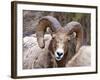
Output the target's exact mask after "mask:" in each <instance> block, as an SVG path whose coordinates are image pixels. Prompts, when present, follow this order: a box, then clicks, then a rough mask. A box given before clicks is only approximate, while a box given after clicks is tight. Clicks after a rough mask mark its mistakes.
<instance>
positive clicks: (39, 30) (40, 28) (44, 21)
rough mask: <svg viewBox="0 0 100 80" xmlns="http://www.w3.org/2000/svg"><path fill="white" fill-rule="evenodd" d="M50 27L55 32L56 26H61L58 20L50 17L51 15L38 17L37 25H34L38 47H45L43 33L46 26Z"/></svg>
mask: <svg viewBox="0 0 100 80" xmlns="http://www.w3.org/2000/svg"><path fill="white" fill-rule="evenodd" d="M47 27H50V29H51V30H52V31H53V32H55V31H57V29H58V28H60V27H61V25H60V23H59V21H58V20H57V19H56V18H54V17H52V16H44V17H42V18H41V19H40V21H39V23H38V25H37V27H36V36H37V42H38V45H39V47H40V48H44V47H45V42H44V33H45V31H46V28H47Z"/></svg>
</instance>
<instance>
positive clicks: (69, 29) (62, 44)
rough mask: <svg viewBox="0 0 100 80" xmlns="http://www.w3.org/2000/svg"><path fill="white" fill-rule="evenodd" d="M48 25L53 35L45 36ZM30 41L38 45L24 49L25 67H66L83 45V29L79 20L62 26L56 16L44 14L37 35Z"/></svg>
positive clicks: (37, 28)
mask: <svg viewBox="0 0 100 80" xmlns="http://www.w3.org/2000/svg"><path fill="white" fill-rule="evenodd" d="M48 27H49V28H50V34H51V35H50V34H48V36H45V32H46V29H47V28H48ZM46 35H47V34H46ZM24 40H25V39H24ZM28 40H29V39H28ZM34 40H35V41H34ZM31 41H32V42H31ZM29 42H31V43H34V44H36V45H35V46H34V45H33V46H31V47H30V48H29V46H28V48H27V49H26V50H24V65H23V66H24V68H49V67H65V66H66V64H67V63H68V62H69V60H70V59H72V57H73V56H75V55H76V54H77V53H78V50H79V49H80V47H81V46H82V42H83V29H82V26H81V24H80V23H79V22H75V21H72V22H69V23H68V24H66V25H65V26H64V27H62V26H61V24H60V23H59V21H58V20H57V19H56V18H54V17H52V16H44V17H42V18H41V19H40V20H39V23H38V25H37V27H36V36H35V37H33V39H32V37H31V39H30V40H29ZM26 44H27V41H26V42H25V43H24V45H26Z"/></svg>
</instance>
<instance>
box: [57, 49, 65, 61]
mask: <svg viewBox="0 0 100 80" xmlns="http://www.w3.org/2000/svg"><path fill="white" fill-rule="evenodd" d="M63 56H64V51H63V49H57V50H56V52H55V58H56V60H57V61H60V60H61V59H62V58H63Z"/></svg>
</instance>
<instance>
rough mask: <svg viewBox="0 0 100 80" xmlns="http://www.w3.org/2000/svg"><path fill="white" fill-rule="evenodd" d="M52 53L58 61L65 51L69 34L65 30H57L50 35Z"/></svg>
mask: <svg viewBox="0 0 100 80" xmlns="http://www.w3.org/2000/svg"><path fill="white" fill-rule="evenodd" d="M52 37H53V39H52V45H53V46H52V47H53V50H54V51H53V53H54V56H55V58H56V60H57V61H60V60H61V59H62V58H63V57H64V55H65V54H66V52H67V43H68V40H69V36H67V33H66V32H60V31H59V32H57V33H55V34H53V35H52Z"/></svg>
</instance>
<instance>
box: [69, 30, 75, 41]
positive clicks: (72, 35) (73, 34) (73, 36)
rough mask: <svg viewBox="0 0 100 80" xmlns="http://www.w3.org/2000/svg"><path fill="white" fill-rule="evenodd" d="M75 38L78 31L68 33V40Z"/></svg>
mask: <svg viewBox="0 0 100 80" xmlns="http://www.w3.org/2000/svg"><path fill="white" fill-rule="evenodd" d="M74 38H76V33H75V32H73V33H72V34H69V35H68V40H71V39H74Z"/></svg>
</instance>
